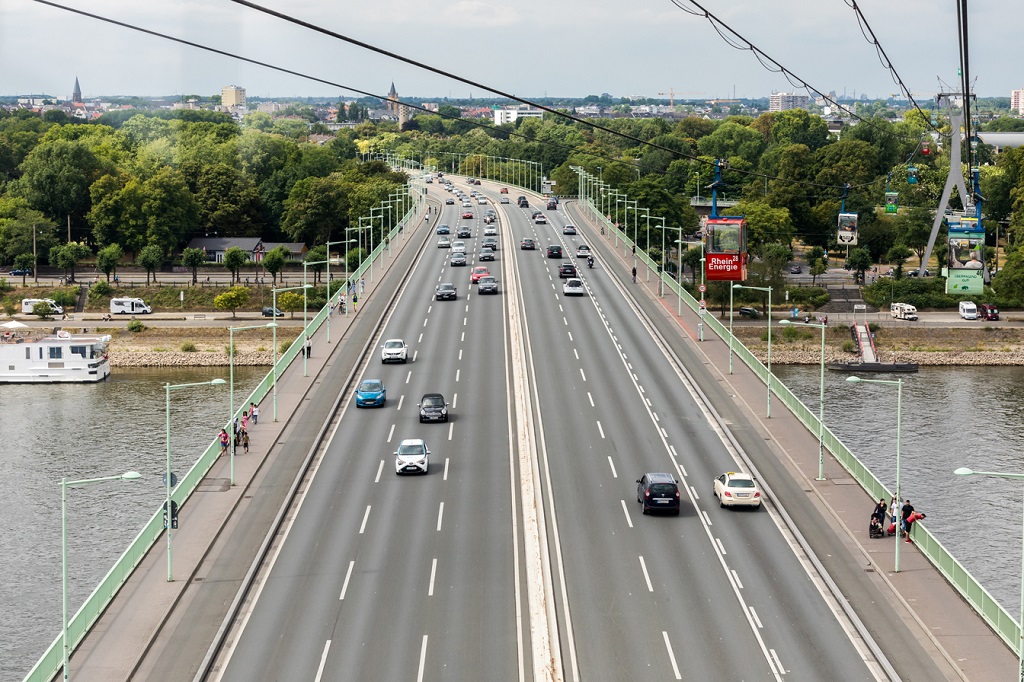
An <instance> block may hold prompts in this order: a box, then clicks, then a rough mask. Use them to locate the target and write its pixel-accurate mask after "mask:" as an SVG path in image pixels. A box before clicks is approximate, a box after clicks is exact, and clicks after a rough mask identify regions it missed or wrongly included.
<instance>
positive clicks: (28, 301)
mask: <svg viewBox="0 0 1024 682" xmlns="http://www.w3.org/2000/svg"><path fill="white" fill-rule="evenodd" d="M37 303H49V304H50V312H51V313H52V314H54V315H63V314H64V309H63V308H61V307H60V306H59V305H57V304H56V303H55V302H54V300H53V299H52V298H23V299H21V312H23V313H27V314H31V313H32V311H33V310H35V307H36V304H37Z"/></svg>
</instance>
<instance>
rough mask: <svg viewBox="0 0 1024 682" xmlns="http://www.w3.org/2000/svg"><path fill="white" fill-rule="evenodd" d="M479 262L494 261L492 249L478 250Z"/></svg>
mask: <svg viewBox="0 0 1024 682" xmlns="http://www.w3.org/2000/svg"><path fill="white" fill-rule="evenodd" d="M479 259H480V260H494V249H492V248H489V247H486V246H485V247H484V248H482V249H480V258H479Z"/></svg>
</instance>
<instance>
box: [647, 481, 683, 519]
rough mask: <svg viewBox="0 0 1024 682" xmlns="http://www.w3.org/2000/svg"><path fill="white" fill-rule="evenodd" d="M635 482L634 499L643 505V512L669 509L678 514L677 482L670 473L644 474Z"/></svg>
mask: <svg viewBox="0 0 1024 682" xmlns="http://www.w3.org/2000/svg"><path fill="white" fill-rule="evenodd" d="M636 484H637V485H636V501H637V502H639V503H640V504H641V505H643V511H644V514H647V513H649V512H652V511H670V512H672V513H673V514H675V515H677V516H678V515H679V508H680V496H679V484H678V483H677V482H676V479H675V478H673V476H672V474H644V475H643V476H642V477H641V478H638V479H637V481H636Z"/></svg>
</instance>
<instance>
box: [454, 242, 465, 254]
mask: <svg viewBox="0 0 1024 682" xmlns="http://www.w3.org/2000/svg"><path fill="white" fill-rule="evenodd" d="M452 253H466V242H464V241H454V242H452Z"/></svg>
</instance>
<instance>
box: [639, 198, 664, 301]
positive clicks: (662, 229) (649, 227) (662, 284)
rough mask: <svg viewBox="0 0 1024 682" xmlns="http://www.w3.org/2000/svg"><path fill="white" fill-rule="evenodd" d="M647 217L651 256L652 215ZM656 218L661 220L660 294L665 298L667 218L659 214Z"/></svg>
mask: <svg viewBox="0 0 1024 682" xmlns="http://www.w3.org/2000/svg"><path fill="white" fill-rule="evenodd" d="M644 218H646V219H647V257H648V258H650V257H651V216H650V214H647V215H645V216H644ZM654 219H655V220H660V221H661V262H660V263H659V264H658V296H660V297H661V298H665V229H666V228H665V219H664V218H662V217H659V216H654ZM650 272H651V270H650V268H648V269H647V274H648V277H650Z"/></svg>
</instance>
